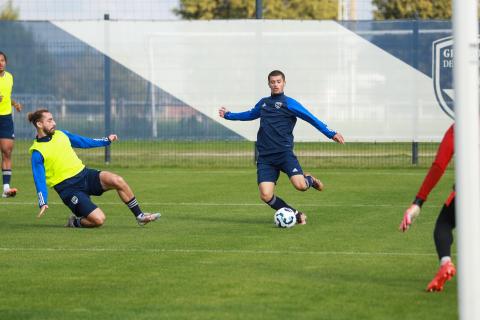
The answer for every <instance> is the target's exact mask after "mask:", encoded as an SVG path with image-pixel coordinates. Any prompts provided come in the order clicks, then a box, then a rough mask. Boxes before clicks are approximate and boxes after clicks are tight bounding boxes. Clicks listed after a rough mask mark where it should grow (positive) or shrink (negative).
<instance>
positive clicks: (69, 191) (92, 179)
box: [54, 168, 105, 217]
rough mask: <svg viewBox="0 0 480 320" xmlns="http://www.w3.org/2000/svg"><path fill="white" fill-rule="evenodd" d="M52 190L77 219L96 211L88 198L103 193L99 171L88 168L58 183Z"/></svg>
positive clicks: (94, 205)
mask: <svg viewBox="0 0 480 320" xmlns="http://www.w3.org/2000/svg"><path fill="white" fill-rule="evenodd" d="M54 189H55V191H57V193H58V195H59V196H60V198H61V199H62V201H63V203H65V205H66V206H67V207H69V208H70V210H71V211H72V212H73V213H74V214H75V215H76V216H77V217H86V216H88V215H89V214H90V213H92V211H93V210H95V209H97V208H98V207H97V205H96V204H95V203H93V202H92V200H91V199H90V196H100V195H102V194H103V192H104V191H105V190H103V188H102V184H101V183H100V171H98V170H94V169H89V168H85V169H83V170H82V171H81V172H80V173H79V174H77V175H76V176H73V177H71V178H68V179H66V180H64V181H62V182H60V183H59V184H57V185H56V186H55V187H54Z"/></svg>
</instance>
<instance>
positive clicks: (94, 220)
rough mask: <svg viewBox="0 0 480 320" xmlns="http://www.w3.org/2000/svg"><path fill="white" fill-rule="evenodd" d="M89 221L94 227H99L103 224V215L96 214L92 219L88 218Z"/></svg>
mask: <svg viewBox="0 0 480 320" xmlns="http://www.w3.org/2000/svg"><path fill="white" fill-rule="evenodd" d="M89 218H90V219H89V220H90V221H91V222H92V223H94V224H95V227H101V226H103V224H104V223H105V219H106V217H105V215H104V214H103V213H100V214H96V215H94V216H92V217H89Z"/></svg>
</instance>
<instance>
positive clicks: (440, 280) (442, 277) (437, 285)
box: [427, 261, 457, 292]
mask: <svg viewBox="0 0 480 320" xmlns="http://www.w3.org/2000/svg"><path fill="white" fill-rule="evenodd" d="M456 273H457V270H456V269H455V265H454V264H453V263H452V262H451V261H449V262H446V263H444V264H442V265H441V266H440V269H439V270H438V272H437V274H436V275H435V278H433V280H432V281H430V283H429V284H428V286H427V291H428V292H433V291H442V290H443V285H444V284H445V282H447V281H448V280H450V279H452V278H453V276H455V274H456Z"/></svg>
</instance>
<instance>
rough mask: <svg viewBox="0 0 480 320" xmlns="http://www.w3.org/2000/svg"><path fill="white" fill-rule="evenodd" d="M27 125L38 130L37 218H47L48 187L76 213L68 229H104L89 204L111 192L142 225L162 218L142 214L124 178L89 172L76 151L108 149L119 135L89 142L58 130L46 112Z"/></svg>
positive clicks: (35, 171) (99, 214) (37, 113)
mask: <svg viewBox="0 0 480 320" xmlns="http://www.w3.org/2000/svg"><path fill="white" fill-rule="evenodd" d="M28 121H30V122H31V123H32V124H33V125H34V126H35V128H36V129H37V137H36V139H35V140H34V142H33V145H32V146H31V147H30V153H31V155H32V172H33V179H34V181H35V187H36V189H37V196H38V205H39V207H40V212H39V213H38V217H41V216H42V215H44V214H45V211H46V210H47V209H48V202H47V200H48V199H47V198H48V191H47V186H48V187H50V188H54V189H55V191H56V192H57V193H58V195H59V196H60V198H61V199H62V201H63V203H64V204H65V205H66V206H68V207H69V208H70V210H71V211H72V212H73V215H72V216H71V217H70V218H69V219H68V221H67V224H66V227H73V228H80V227H85V228H92V227H100V226H101V225H103V223H104V222H105V214H104V213H103V211H102V210H101V209H100V208H98V207H97V206H96V205H95V204H94V203H93V202H92V201H91V200H90V196H91V195H94V196H100V195H102V194H103V193H104V192H105V191H108V190H111V189H115V190H116V191H117V192H118V195H119V196H120V199H122V201H123V202H124V203H125V204H126V205H127V206H128V208H129V209H130V210H131V211H132V213H133V214H134V215H135V218H136V220H137V222H138V224H139V225H145V224H147V223H149V222H152V221H155V220H157V219H158V218H160V213H153V214H148V213H143V212H142V210H141V209H140V206H139V204H138V202H137V199H136V198H135V196H134V195H133V192H132V190H131V189H130V187H129V186H128V184H127V183H126V182H125V180H123V178H122V177H120V176H118V175H116V174H114V173H111V172H108V171H98V170H94V169H89V168H86V167H85V165H84V164H83V163H82V161H81V160H80V159H79V158H78V156H77V154H76V153H75V151H74V150H73V148H95V147H103V146H107V145H109V144H110V143H111V142H113V141H115V140H117V136H116V135H114V134H111V135H109V136H108V137H106V138H102V139H90V138H86V137H82V136H78V135H74V134H72V133H70V132H68V131H64V130H56V124H55V121H54V120H53V116H52V114H51V113H50V112H49V111H48V110H47V109H39V110H36V111H35V112H31V113H29V114H28ZM72 147H73V148H72Z"/></svg>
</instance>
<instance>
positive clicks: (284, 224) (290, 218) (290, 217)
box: [273, 208, 297, 228]
mask: <svg viewBox="0 0 480 320" xmlns="http://www.w3.org/2000/svg"><path fill="white" fill-rule="evenodd" d="M273 221H274V222H275V225H276V226H277V227H279V228H291V227H293V226H294V225H295V224H296V223H297V217H296V216H295V212H294V211H293V210H292V209H290V208H281V209H279V210H277V212H275V215H274V216H273Z"/></svg>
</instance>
